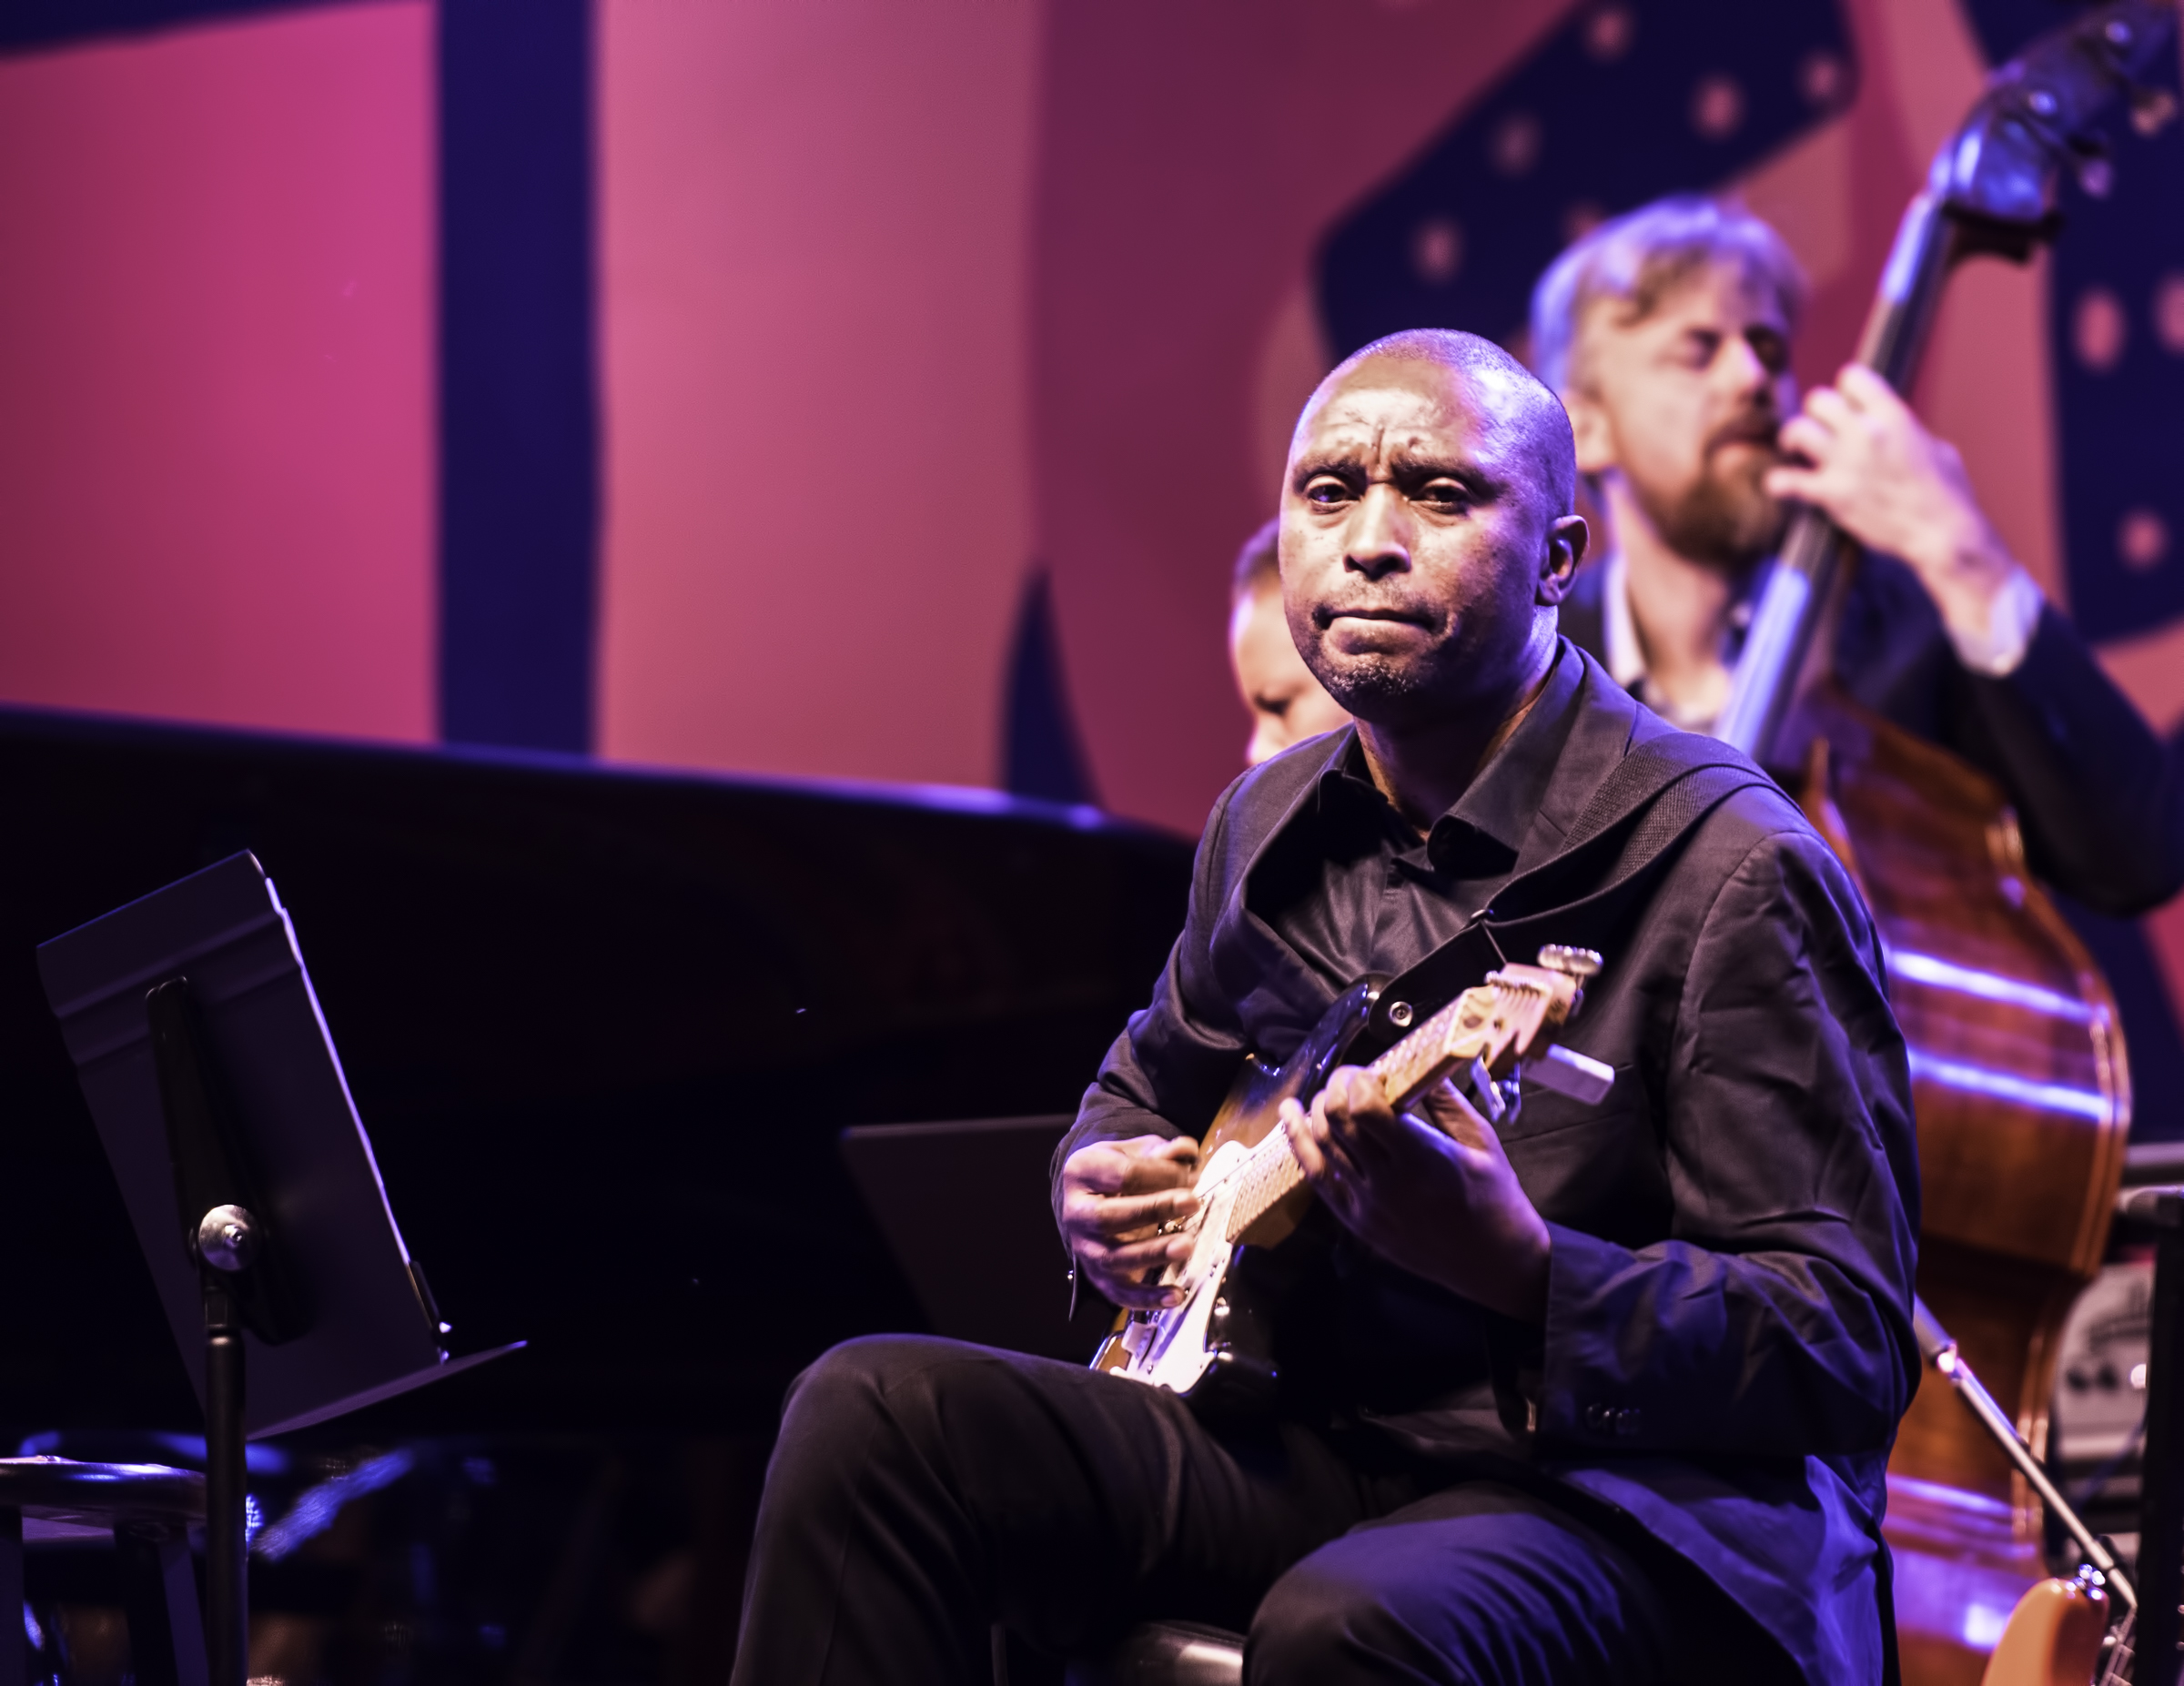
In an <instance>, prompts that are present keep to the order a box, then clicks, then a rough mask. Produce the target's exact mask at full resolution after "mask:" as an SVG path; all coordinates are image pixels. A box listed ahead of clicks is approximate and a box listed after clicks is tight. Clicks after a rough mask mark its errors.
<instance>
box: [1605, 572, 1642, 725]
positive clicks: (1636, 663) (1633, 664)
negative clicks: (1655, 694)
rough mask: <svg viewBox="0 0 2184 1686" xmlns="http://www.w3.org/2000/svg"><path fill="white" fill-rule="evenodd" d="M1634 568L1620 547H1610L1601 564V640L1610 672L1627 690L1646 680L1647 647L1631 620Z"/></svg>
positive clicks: (1635, 624)
mask: <svg viewBox="0 0 2184 1686" xmlns="http://www.w3.org/2000/svg"><path fill="white" fill-rule="evenodd" d="M1630 578H1631V570H1630V564H1629V563H1627V562H1625V561H1624V560H1623V552H1622V551H1621V550H1611V551H1609V552H1608V554H1607V556H1606V557H1605V559H1603V561H1602V562H1601V564H1600V641H1601V644H1602V645H1603V650H1602V653H1603V655H1605V656H1606V657H1607V659H1608V664H1607V665H1608V674H1609V677H1610V678H1612V679H1613V680H1614V681H1615V682H1616V683H1617V684H1618V685H1621V686H1622V687H1623V689H1624V690H1625V691H1633V692H1634V691H1636V690H1637V688H1638V687H1639V686H1640V685H1642V684H1643V683H1644V682H1645V650H1644V647H1643V645H1641V644H1640V643H1639V642H1638V623H1637V622H1636V621H1633V620H1632V619H1631V591H1630Z"/></svg>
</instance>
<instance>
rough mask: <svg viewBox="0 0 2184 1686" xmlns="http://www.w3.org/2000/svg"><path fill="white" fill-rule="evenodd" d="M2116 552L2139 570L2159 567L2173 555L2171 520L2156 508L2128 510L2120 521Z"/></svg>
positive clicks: (2124, 561)
mask: <svg viewBox="0 0 2184 1686" xmlns="http://www.w3.org/2000/svg"><path fill="white" fill-rule="evenodd" d="M2116 554H2117V555H2118V556H2119V557H2121V558H2122V559H2123V565H2124V566H2125V567H2126V568H2130V569H2135V570H2137V571H2139V573H2144V572H2145V571H2146V570H2148V569H2149V568H2156V567H2159V565H2160V564H2161V562H2162V560H2163V559H2165V558H2166V557H2167V556H2168V555H2169V523H2168V522H2167V521H2165V520H2162V519H2161V517H2160V515H2159V512H2157V511H2155V510H2127V511H2126V512H2125V514H2124V518H2123V519H2122V520H2119V521H2118V522H2117V523H2116Z"/></svg>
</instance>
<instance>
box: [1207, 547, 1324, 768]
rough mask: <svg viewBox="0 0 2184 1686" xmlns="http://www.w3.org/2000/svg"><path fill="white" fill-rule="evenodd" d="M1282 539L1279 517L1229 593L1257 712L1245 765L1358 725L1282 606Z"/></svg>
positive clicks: (1232, 656)
mask: <svg viewBox="0 0 2184 1686" xmlns="http://www.w3.org/2000/svg"><path fill="white" fill-rule="evenodd" d="M1280 538H1281V518H1280V517H1279V516H1277V517H1275V519H1274V520H1270V521H1269V522H1268V523H1267V524H1266V525H1265V526H1264V527H1261V528H1260V529H1259V530H1258V531H1257V532H1255V533H1253V534H1252V535H1251V537H1250V538H1249V539H1248V540H1245V541H1244V548H1243V549H1242V550H1239V551H1238V552H1237V558H1236V577H1235V581H1234V582H1233V583H1232V584H1231V586H1230V588H1229V664H1230V666H1231V667H1233V668H1234V669H1235V671H1236V688H1237V690H1238V691H1239V692H1241V693H1242V694H1243V699H1244V707H1245V708H1246V709H1248V710H1249V711H1250V714H1251V739H1250V742H1248V743H1247V744H1245V746H1244V761H1245V763H1246V764H1247V765H1249V766H1253V767H1256V766H1258V765H1259V762H1262V761H1265V760H1266V759H1267V758H1268V757H1269V756H1270V755H1279V754H1280V753H1281V752H1282V751H1284V750H1286V749H1288V748H1289V745H1290V744H1292V743H1301V742H1304V740H1305V739H1307V738H1312V737H1317V736H1319V735H1320V733H1321V732H1333V731H1335V730H1336V729H1337V728H1339V727H1341V726H1345V725H1347V724H1349V722H1350V716H1349V715H1348V714H1346V713H1344V712H1342V705H1341V704H1340V703H1339V702H1336V701H1335V700H1334V698H1332V697H1330V696H1329V695H1328V694H1327V687H1326V686H1324V685H1322V684H1321V683H1320V681H1318V680H1316V679H1314V678H1313V677H1312V671H1311V669H1309V668H1308V667H1307V666H1305V665H1304V658H1303V657H1302V656H1300V655H1299V654H1298V653H1297V641H1296V640H1295V639H1293V638H1291V637H1290V636H1289V621H1288V618H1287V617H1286V616H1285V615H1284V614H1283V613H1282V608H1281V556H1280V551H1279V540H1280Z"/></svg>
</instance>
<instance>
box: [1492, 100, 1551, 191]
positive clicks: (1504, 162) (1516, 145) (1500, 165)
mask: <svg viewBox="0 0 2184 1686" xmlns="http://www.w3.org/2000/svg"><path fill="white" fill-rule="evenodd" d="M1487 152H1488V154H1489V156H1491V157H1492V159H1493V161H1494V167H1495V168H1496V169H1498V170H1500V171H1501V172H1502V175H1504V176H1522V175H1523V174H1525V173H1526V172H1527V171H1528V170H1530V169H1531V168H1532V166H1533V165H1535V164H1537V163H1538V162H1539V161H1540V120H1539V118H1537V117H1535V116H1532V113H1531V112H1529V111H1512V112H1511V113H1510V114H1509V116H1506V117H1503V118H1502V121H1501V122H1500V123H1499V124H1497V125H1496V126H1495V128H1494V137H1493V139H1492V141H1491V142H1490V143H1489V144H1488V146H1487Z"/></svg>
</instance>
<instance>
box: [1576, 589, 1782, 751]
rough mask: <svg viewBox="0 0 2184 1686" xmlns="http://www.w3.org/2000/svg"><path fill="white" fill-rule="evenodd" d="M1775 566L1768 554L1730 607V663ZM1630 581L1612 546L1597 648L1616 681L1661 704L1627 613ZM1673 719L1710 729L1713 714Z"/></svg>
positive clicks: (1602, 592) (1739, 650)
mask: <svg viewBox="0 0 2184 1686" xmlns="http://www.w3.org/2000/svg"><path fill="white" fill-rule="evenodd" d="M1774 570H1775V561H1774V559H1773V558H1772V557H1770V558H1768V559H1767V560H1765V561H1764V562H1762V563H1761V564H1760V565H1759V566H1758V567H1757V568H1755V569H1754V570H1752V578H1751V580H1750V581H1748V582H1747V583H1746V585H1745V588H1744V593H1743V594H1742V595H1741V596H1740V597H1739V598H1738V599H1737V601H1736V602H1735V603H1734V606H1732V608H1731V609H1730V611H1729V648H1728V649H1727V650H1726V651H1724V652H1723V655H1724V660H1726V661H1728V662H1729V664H1730V665H1731V666H1732V667H1734V665H1735V664H1736V659H1737V657H1738V656H1739V655H1740V654H1741V653H1742V652H1743V651H1744V633H1745V631H1746V630H1747V629H1748V628H1749V627H1750V626H1751V624H1752V609H1753V605H1754V604H1755V603H1757V602H1758V601H1759V598H1760V593H1761V592H1763V591H1765V590H1766V585H1767V576H1768V575H1769V574H1771V573H1772V572H1774ZM1630 581H1631V570H1630V564H1629V563H1628V562H1627V561H1626V560H1624V558H1623V552H1622V551H1621V550H1611V551H1609V552H1608V553H1607V555H1606V556H1604V557H1603V558H1602V559H1601V561H1600V642H1601V653H1602V654H1603V656H1605V657H1606V658H1607V662H1606V665H1607V670H1608V673H1609V676H1610V677H1611V678H1613V680H1614V681H1615V682H1616V683H1617V684H1618V685H1621V686H1622V687H1623V689H1624V690H1625V691H1627V692H1630V693H1631V694H1632V695H1633V696H1634V697H1636V698H1638V699H1639V701H1641V702H1644V703H1646V704H1647V705H1648V706H1649V707H1652V708H1655V709H1663V703H1662V701H1661V699H1660V698H1658V697H1656V696H1655V695H1654V694H1653V687H1652V685H1651V684H1650V683H1648V682H1647V675H1646V667H1645V646H1644V645H1643V644H1641V643H1640V642H1639V641H1638V622H1637V621H1635V620H1634V619H1633V617H1632V614H1631V585H1630ZM1663 712H1664V713H1665V712H1666V711H1665V710H1663ZM1668 718H1671V719H1672V720H1673V718H1674V717H1673V715H1670V716H1668ZM1674 723H1675V724H1677V725H1679V726H1681V727H1682V728H1683V729H1684V731H1686V732H1713V730H1714V724H1715V722H1713V721H1711V720H1705V721H1698V720H1676V721H1675V722H1674Z"/></svg>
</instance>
